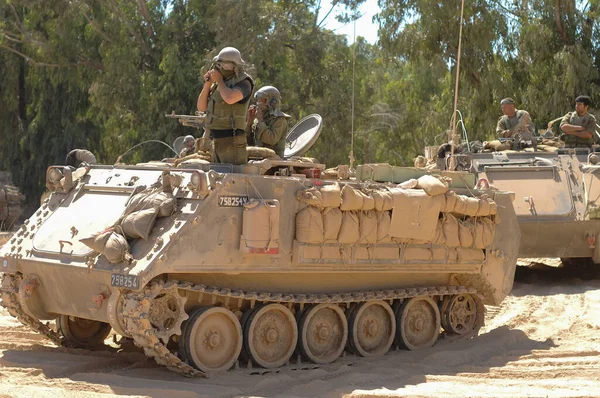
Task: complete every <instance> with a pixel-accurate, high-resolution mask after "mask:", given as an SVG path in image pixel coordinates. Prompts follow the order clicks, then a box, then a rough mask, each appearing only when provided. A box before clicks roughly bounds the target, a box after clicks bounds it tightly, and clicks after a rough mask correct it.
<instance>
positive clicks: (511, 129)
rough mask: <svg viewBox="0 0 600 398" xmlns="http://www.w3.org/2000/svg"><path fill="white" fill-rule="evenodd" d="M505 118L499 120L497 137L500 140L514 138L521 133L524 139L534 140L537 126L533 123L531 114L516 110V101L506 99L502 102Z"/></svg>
mask: <svg viewBox="0 0 600 398" xmlns="http://www.w3.org/2000/svg"><path fill="white" fill-rule="evenodd" d="M500 106H501V108H502V113H503V116H501V117H500V119H498V124H497V125H496V135H497V136H498V137H499V138H513V136H514V135H515V134H517V133H521V135H522V136H523V138H526V137H525V135H526V136H528V137H527V138H529V137H531V138H533V133H534V131H535V126H534V125H533V122H532V121H531V116H530V115H529V112H527V111H524V110H522V109H516V107H515V100H513V99H512V98H504V99H503V100H502V101H500Z"/></svg>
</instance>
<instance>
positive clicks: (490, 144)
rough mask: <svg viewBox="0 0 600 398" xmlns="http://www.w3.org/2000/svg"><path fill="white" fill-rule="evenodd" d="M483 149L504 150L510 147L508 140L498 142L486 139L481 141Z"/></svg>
mask: <svg viewBox="0 0 600 398" xmlns="http://www.w3.org/2000/svg"><path fill="white" fill-rule="evenodd" d="M483 147H484V148H485V149H493V150H494V151H505V150H507V149H510V148H511V144H510V142H509V141H506V142H500V141H499V140H494V141H487V142H484V143H483Z"/></svg>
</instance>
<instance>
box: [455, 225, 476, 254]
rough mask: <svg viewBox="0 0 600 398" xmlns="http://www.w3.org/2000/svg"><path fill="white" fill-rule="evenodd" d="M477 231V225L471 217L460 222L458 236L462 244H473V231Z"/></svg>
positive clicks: (467, 245) (466, 245)
mask: <svg viewBox="0 0 600 398" xmlns="http://www.w3.org/2000/svg"><path fill="white" fill-rule="evenodd" d="M474 232H475V225H474V224H473V220H472V219H471V218H467V219H466V220H464V221H459V222H458V238H459V240H460V246H462V247H471V246H473V240H474V237H473V233H474Z"/></svg>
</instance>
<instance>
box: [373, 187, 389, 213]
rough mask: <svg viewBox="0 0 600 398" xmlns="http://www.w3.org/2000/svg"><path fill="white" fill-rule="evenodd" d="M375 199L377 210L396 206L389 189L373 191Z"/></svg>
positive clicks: (386, 209) (385, 209) (387, 209)
mask: <svg viewBox="0 0 600 398" xmlns="http://www.w3.org/2000/svg"><path fill="white" fill-rule="evenodd" d="M371 196H373V199H374V200H375V210H376V211H389V210H392V208H393V207H394V200H393V199H392V195H391V194H390V193H389V192H388V191H387V190H376V191H373V192H372V193H371Z"/></svg>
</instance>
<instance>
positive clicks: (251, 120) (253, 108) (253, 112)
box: [246, 105, 256, 124]
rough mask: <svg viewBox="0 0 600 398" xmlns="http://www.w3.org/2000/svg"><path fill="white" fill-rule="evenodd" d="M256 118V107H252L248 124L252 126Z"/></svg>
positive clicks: (249, 111) (249, 110)
mask: <svg viewBox="0 0 600 398" xmlns="http://www.w3.org/2000/svg"><path fill="white" fill-rule="evenodd" d="M255 117H256V105H250V108H248V118H247V120H246V121H247V123H248V124H252V122H254V118H255Z"/></svg>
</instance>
